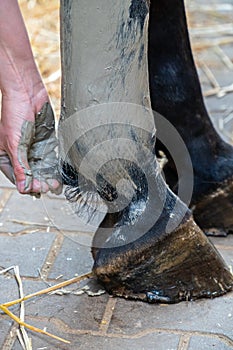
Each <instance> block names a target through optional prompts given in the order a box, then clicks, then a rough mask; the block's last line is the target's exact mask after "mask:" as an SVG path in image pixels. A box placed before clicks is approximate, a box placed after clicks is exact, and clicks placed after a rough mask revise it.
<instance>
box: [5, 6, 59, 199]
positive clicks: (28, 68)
mask: <svg viewBox="0 0 233 350" xmlns="http://www.w3.org/2000/svg"><path fill="white" fill-rule="evenodd" d="M0 89H1V93H2V107H1V108H2V110H1V122H0V169H1V170H2V171H3V172H4V174H5V175H6V176H7V177H8V178H9V179H10V180H11V181H12V182H15V184H16V186H17V189H18V191H19V192H20V193H22V194H26V193H35V194H38V193H41V192H42V193H45V192H47V191H49V190H52V191H56V190H57V189H58V188H59V187H60V183H59V181H57V180H56V179H54V178H53V176H52V175H51V177H50V181H49V184H48V182H46V181H45V180H44V179H43V177H40V178H35V176H34V174H33V169H31V167H30V165H29V161H28V159H29V156H30V147H31V144H32V140H34V141H35V136H34V134H35V117H36V115H37V114H38V113H39V112H40V111H41V109H42V107H43V106H44V105H45V103H46V102H49V97H48V94H47V91H46V89H45V86H44V84H43V82H42V79H41V76H40V73H39V71H38V69H37V67H36V64H35V61H34V58H33V53H32V50H31V46H30V42H29V38H28V34H27V30H26V27H25V25H24V20H23V18H22V15H21V12H20V8H19V5H18V2H17V0H1V1H0ZM29 125H30V127H28V126H29ZM52 128H53V129H54V126H52ZM29 130H30V131H29ZM53 131H54V130H53ZM25 140H27V141H25ZM34 146H35V147H34V148H36V147H40V148H41V145H40V146H39V143H38V146H37V145H34ZM54 154H55V152H54ZM52 157H54V155H52Z"/></svg>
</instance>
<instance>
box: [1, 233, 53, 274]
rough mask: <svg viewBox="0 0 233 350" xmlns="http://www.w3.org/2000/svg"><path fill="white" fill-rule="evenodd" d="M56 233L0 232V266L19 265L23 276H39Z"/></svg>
mask: <svg viewBox="0 0 233 350" xmlns="http://www.w3.org/2000/svg"><path fill="white" fill-rule="evenodd" d="M55 236H56V235H55V233H51V232H50V233H47V232H35V233H28V234H25V235H22V236H7V235H3V234H0V266H2V267H4V268H7V267H9V266H12V265H18V266H19V269H20V274H21V275H22V276H31V277H37V276H38V269H41V268H42V266H43V264H44V262H45V259H46V256H47V254H48V252H49V249H50V247H51V245H52V243H53V240H54V238H55Z"/></svg>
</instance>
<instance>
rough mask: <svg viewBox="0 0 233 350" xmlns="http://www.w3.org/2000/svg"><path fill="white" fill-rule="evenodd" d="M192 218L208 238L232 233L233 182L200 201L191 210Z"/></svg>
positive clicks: (228, 182)
mask: <svg viewBox="0 0 233 350" xmlns="http://www.w3.org/2000/svg"><path fill="white" fill-rule="evenodd" d="M193 216H194V219H195V221H196V222H197V224H198V225H199V226H200V227H201V228H202V230H203V231H204V232H205V233H206V235H208V236H227V234H228V233H231V232H232V233H233V180H231V181H227V182H225V183H223V184H222V186H221V187H220V188H218V189H217V190H216V191H215V192H213V193H211V194H209V195H207V196H205V197H204V198H203V199H202V200H200V201H199V202H198V203H197V204H196V205H195V206H194V208H193Z"/></svg>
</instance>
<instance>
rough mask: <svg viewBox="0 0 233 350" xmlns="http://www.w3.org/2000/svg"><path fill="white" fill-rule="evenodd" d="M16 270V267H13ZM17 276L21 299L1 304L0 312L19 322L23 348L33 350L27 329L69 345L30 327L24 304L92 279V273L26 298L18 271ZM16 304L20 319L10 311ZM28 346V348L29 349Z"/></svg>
mask: <svg viewBox="0 0 233 350" xmlns="http://www.w3.org/2000/svg"><path fill="white" fill-rule="evenodd" d="M13 268H14V267H13ZM11 269H12V267H11V268H8V269H5V270H2V271H0V274H4V273H7V272H9V270H11ZM15 276H16V279H17V281H18V285H19V288H20V294H21V295H20V298H19V299H16V300H13V301H10V302H8V303H4V304H1V305H0V310H2V311H3V312H4V313H5V314H6V315H8V316H9V317H10V318H11V319H12V320H14V321H15V322H17V323H18V324H19V326H20V331H21V334H20V335H19V341H20V343H21V345H22V346H23V349H25V350H31V348H30V346H31V344H30V340H29V339H28V337H27V335H26V331H25V328H27V329H30V330H31V331H33V332H36V333H40V334H44V335H47V336H49V337H51V338H53V339H56V340H59V341H61V342H63V343H66V344H69V343H70V342H69V341H68V340H65V339H63V338H61V337H58V336H56V335H54V334H51V333H49V332H47V331H45V330H42V329H40V328H37V327H34V326H31V325H29V324H28V323H25V322H24V314H25V311H24V302H25V301H27V300H29V299H31V298H34V297H36V296H40V295H44V294H48V293H51V292H53V291H55V290H57V289H61V288H64V287H67V286H69V285H71V284H73V283H77V282H80V281H82V280H84V279H87V278H90V277H92V276H93V274H92V272H89V273H87V274H85V275H82V276H78V277H75V278H72V279H70V280H68V281H65V282H61V283H59V284H57V285H55V286H52V287H49V288H46V289H43V290H41V291H38V292H36V293H32V294H28V295H26V296H23V290H22V283H21V279H20V276H19V272H18V270H16V271H15ZM16 304H21V311H20V317H18V316H16V315H14V314H13V313H12V312H11V311H10V310H9V307H11V306H13V305H16ZM27 346H28V347H27Z"/></svg>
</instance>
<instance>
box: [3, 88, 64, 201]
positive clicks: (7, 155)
mask: <svg viewBox="0 0 233 350" xmlns="http://www.w3.org/2000/svg"><path fill="white" fill-rule="evenodd" d="M45 96H46V94H44V96H43V99H42V101H43V100H44V99H47V100H48V98H47V96H46V97H45ZM40 100H41V98H40ZM35 105H36V104H35ZM56 145H57V140H56V137H55V130H54V117H53V111H52V109H51V106H50V104H49V103H48V102H45V103H44V105H43V107H42V109H41V111H40V112H39V113H36V107H35V106H34V105H33V102H32V101H28V99H27V98H26V97H25V96H24V97H23V95H22V94H21V96H20V98H19V96H18V97H17V96H16V95H15V96H14V99H12V98H10V97H8V96H5V95H3V98H2V113H1V122H0V170H1V171H2V172H3V173H4V174H5V175H6V176H7V177H8V178H9V179H10V181H11V182H13V183H15V184H16V186H17V189H18V191H19V192H20V193H23V194H26V193H30V194H35V195H37V196H38V195H39V194H40V193H45V192H48V191H49V190H50V191H51V192H54V193H56V194H59V193H61V189H62V186H61V179H60V176H59V174H58V170H57V158H56V153H55V148H56Z"/></svg>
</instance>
